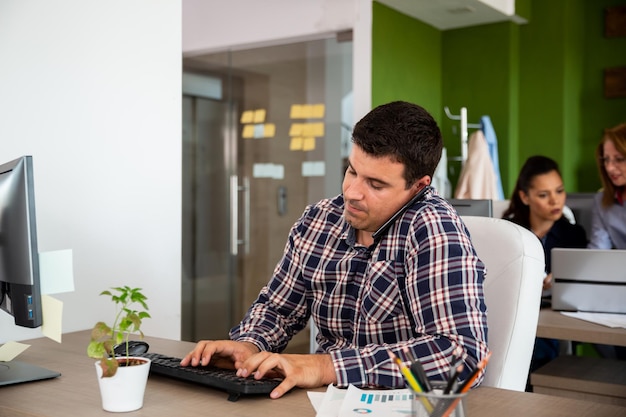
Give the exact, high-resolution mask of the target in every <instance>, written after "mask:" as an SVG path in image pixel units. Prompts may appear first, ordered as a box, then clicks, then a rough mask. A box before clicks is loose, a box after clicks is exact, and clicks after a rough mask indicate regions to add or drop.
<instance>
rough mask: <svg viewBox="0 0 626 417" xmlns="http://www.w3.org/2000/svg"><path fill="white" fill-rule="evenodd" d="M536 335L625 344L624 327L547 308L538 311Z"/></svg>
mask: <svg viewBox="0 0 626 417" xmlns="http://www.w3.org/2000/svg"><path fill="white" fill-rule="evenodd" d="M537 337H546V338H550V339H560V340H573V341H576V342H588V343H600V344H605V345H615V346H626V329H623V328H611V327H607V326H602V325H601V324H595V323H591V322H589V321H585V320H579V319H575V318H572V317H567V316H564V315H563V314H561V313H560V312H558V311H553V310H551V309H549V308H544V309H541V311H540V312H539V323H538V324H537Z"/></svg>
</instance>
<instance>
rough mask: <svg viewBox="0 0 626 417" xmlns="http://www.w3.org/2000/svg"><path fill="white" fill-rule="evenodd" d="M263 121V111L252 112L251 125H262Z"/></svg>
mask: <svg viewBox="0 0 626 417" xmlns="http://www.w3.org/2000/svg"><path fill="white" fill-rule="evenodd" d="M264 121H265V109H258V110H255V111H254V119H253V120H252V123H263V122H264Z"/></svg>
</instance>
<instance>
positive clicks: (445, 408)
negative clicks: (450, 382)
mask: <svg viewBox="0 0 626 417" xmlns="http://www.w3.org/2000/svg"><path fill="white" fill-rule="evenodd" d="M466 394H467V393H460V394H444V393H443V389H441V388H440V387H435V388H434V389H433V390H432V391H429V392H413V399H412V400H411V416H412V417H465V410H464V408H463V399H464V398H465V395H466Z"/></svg>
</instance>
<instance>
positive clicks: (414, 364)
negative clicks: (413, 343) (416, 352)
mask: <svg viewBox="0 0 626 417" xmlns="http://www.w3.org/2000/svg"><path fill="white" fill-rule="evenodd" d="M402 350H403V351H404V353H405V354H406V357H407V358H408V359H409V362H410V363H411V367H410V369H411V372H412V373H413V375H414V376H415V378H417V382H418V383H419V384H420V385H421V386H422V388H423V389H424V391H426V392H428V391H432V389H433V387H432V386H431V385H430V381H429V380H428V377H427V376H426V372H425V371H424V367H423V366H422V363H421V362H420V361H419V360H417V359H415V357H414V356H413V354H412V353H411V350H410V349H409V347H408V346H403V347H402Z"/></svg>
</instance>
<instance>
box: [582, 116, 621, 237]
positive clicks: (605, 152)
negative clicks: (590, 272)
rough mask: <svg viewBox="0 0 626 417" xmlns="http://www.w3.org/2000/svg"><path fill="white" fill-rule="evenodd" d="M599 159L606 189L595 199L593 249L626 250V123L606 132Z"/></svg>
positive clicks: (592, 225)
mask: <svg viewBox="0 0 626 417" xmlns="http://www.w3.org/2000/svg"><path fill="white" fill-rule="evenodd" d="M596 160H597V161H598V170H599V171H600V180H601V181H602V190H601V191H600V192H598V194H597V195H596V197H595V200H594V205H593V212H592V218H591V239H590V240H589V248H593V249H626V205H624V201H625V200H626V123H622V124H620V125H618V126H616V127H614V128H612V129H606V130H605V131H604V135H603V136H602V141H601V142H600V144H599V145H598V147H597V149H596Z"/></svg>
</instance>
